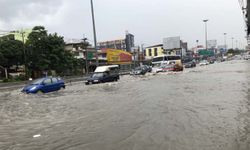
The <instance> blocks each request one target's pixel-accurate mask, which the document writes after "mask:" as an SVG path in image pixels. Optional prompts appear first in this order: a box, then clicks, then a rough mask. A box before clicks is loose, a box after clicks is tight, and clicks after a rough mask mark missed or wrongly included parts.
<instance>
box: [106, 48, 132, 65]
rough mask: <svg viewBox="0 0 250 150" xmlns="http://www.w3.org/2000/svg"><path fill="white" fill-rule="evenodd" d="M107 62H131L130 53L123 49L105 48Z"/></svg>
mask: <svg viewBox="0 0 250 150" xmlns="http://www.w3.org/2000/svg"><path fill="white" fill-rule="evenodd" d="M107 61H108V64H129V63H131V62H132V55H131V54H130V53H128V52H125V51H123V50H116V49H107Z"/></svg>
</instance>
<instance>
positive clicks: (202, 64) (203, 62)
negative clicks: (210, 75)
mask: <svg viewBox="0 0 250 150" xmlns="http://www.w3.org/2000/svg"><path fill="white" fill-rule="evenodd" d="M206 65H209V62H208V61H207V60H203V61H201V62H200V66H206Z"/></svg>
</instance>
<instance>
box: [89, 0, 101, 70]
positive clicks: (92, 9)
mask: <svg viewBox="0 0 250 150" xmlns="http://www.w3.org/2000/svg"><path fill="white" fill-rule="evenodd" d="M90 3H91V13H92V22H93V34H94V46H95V51H96V66H99V61H98V50H97V39H96V29H95V14H94V5H93V0H90Z"/></svg>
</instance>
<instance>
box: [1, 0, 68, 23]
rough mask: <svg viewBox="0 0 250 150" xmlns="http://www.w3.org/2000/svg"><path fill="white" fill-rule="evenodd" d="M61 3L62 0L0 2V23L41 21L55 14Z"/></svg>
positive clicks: (3, 0)
mask: <svg viewBox="0 0 250 150" xmlns="http://www.w3.org/2000/svg"><path fill="white" fill-rule="evenodd" d="M62 3H63V1H62V0H0V6H1V9H0V22H4V23H10V22H11V21H12V20H15V19H19V20H21V19H23V20H24V21H25V20H26V19H30V20H31V19H41V18H40V17H43V16H46V15H50V14H53V13H55V12H56V11H57V10H58V9H59V8H60V6H61V5H62Z"/></svg>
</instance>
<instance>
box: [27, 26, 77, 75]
mask: <svg viewBox="0 0 250 150" xmlns="http://www.w3.org/2000/svg"><path fill="white" fill-rule="evenodd" d="M26 44H27V49H28V51H29V53H28V62H29V63H28V64H29V68H30V69H31V70H33V71H37V72H42V71H50V70H55V71H56V72H57V73H59V74H63V72H65V71H66V70H73V69H74V65H75V61H76V59H75V58H74V57H73V55H72V54H71V53H70V52H68V51H65V50H64V47H65V43H64V40H63V37H62V36H59V35H57V33H54V34H48V33H47V31H46V30H45V28H44V27H42V26H37V27H34V28H33V32H32V33H31V34H30V35H29V37H28V41H27V43H26Z"/></svg>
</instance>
